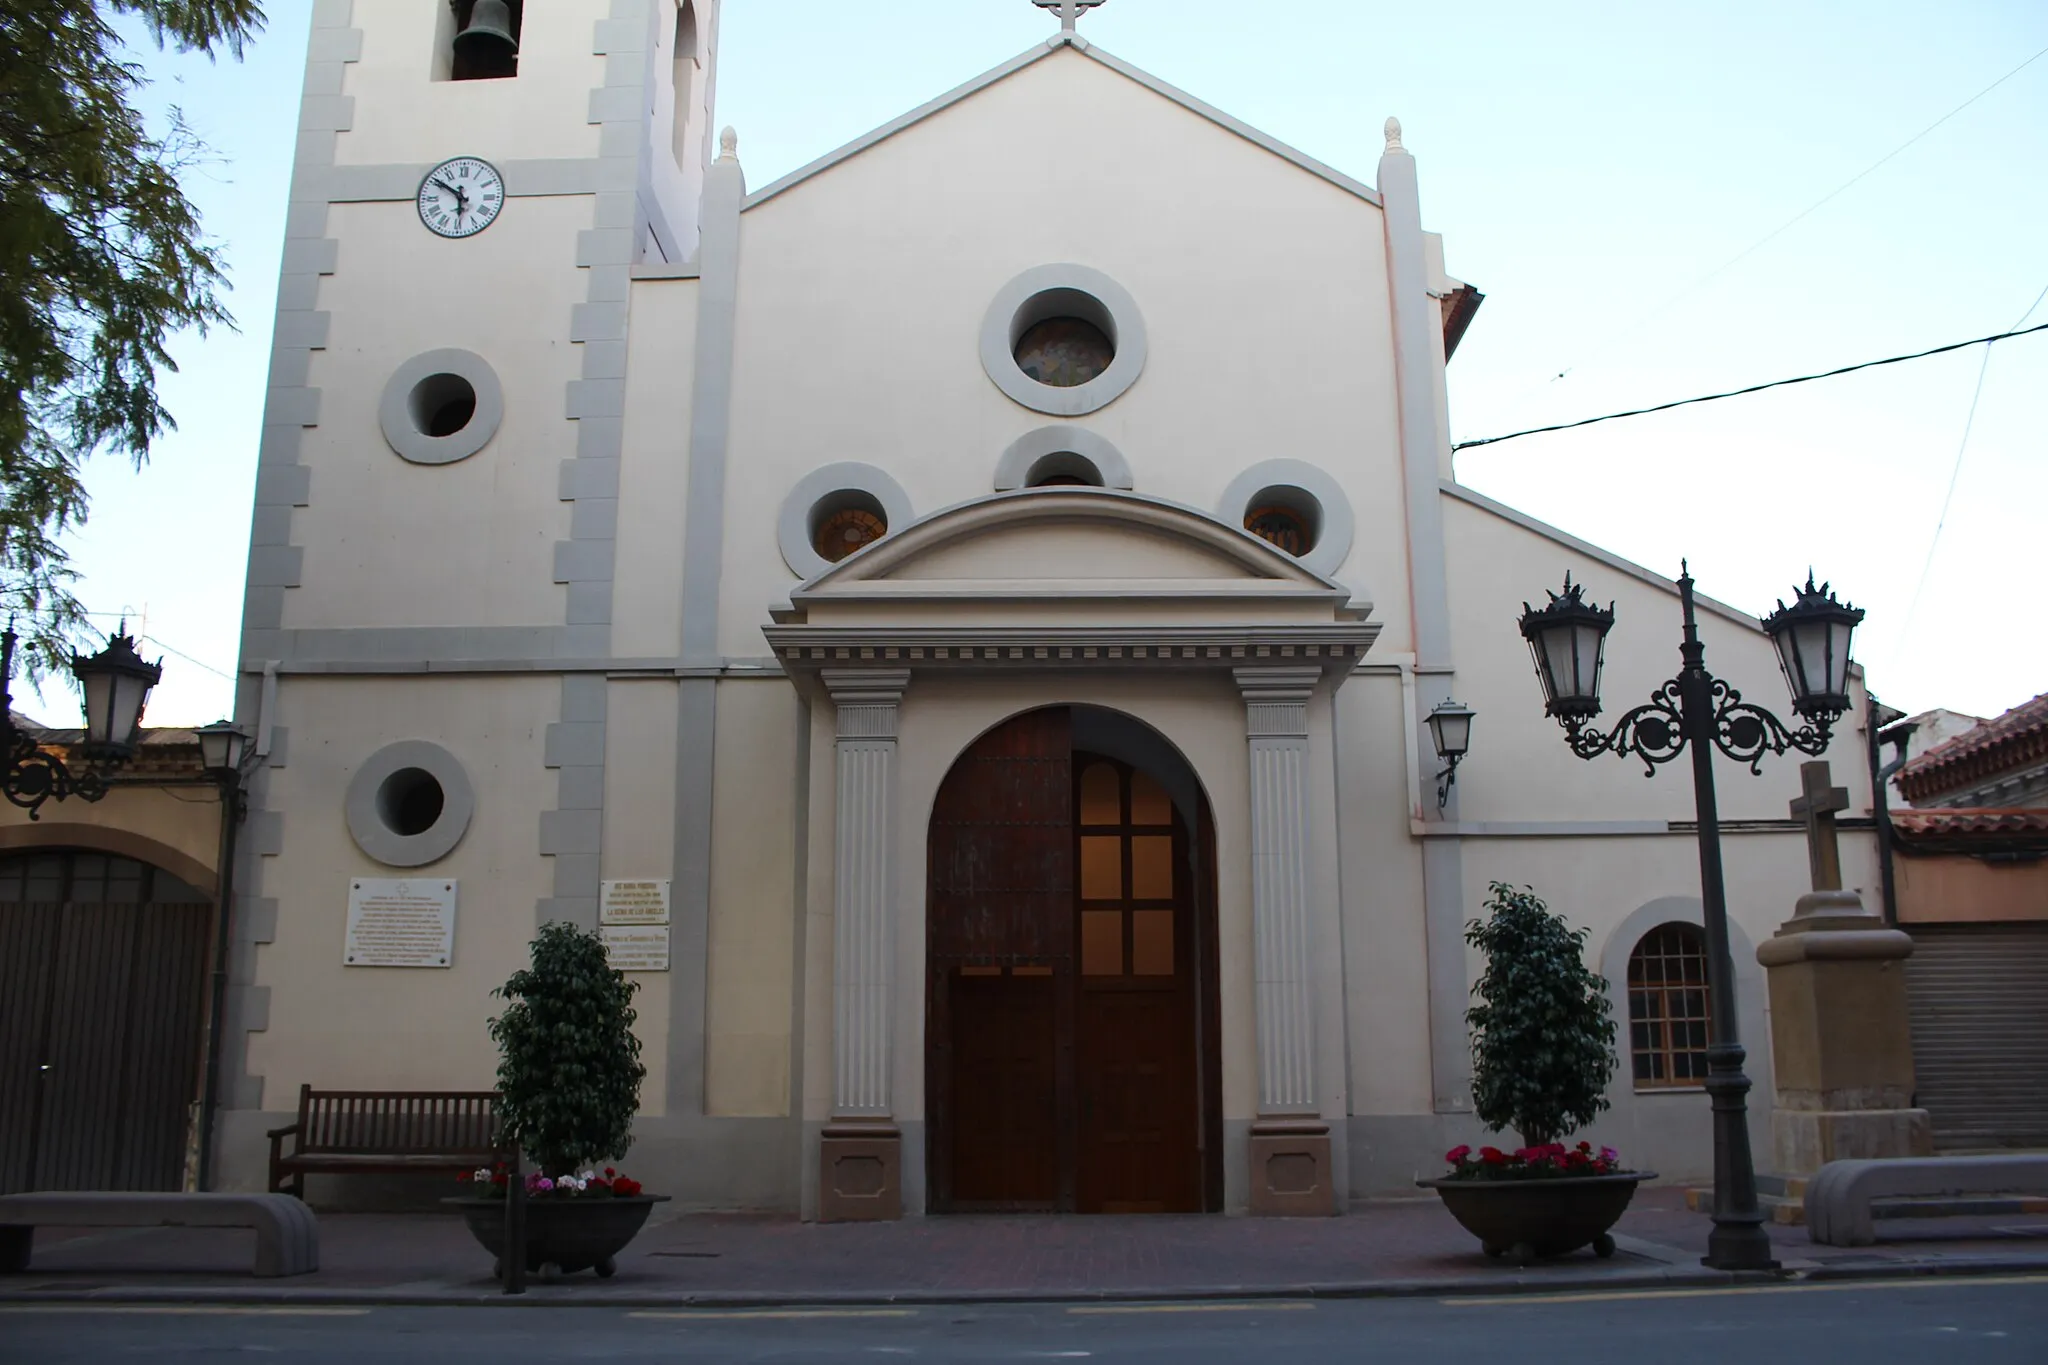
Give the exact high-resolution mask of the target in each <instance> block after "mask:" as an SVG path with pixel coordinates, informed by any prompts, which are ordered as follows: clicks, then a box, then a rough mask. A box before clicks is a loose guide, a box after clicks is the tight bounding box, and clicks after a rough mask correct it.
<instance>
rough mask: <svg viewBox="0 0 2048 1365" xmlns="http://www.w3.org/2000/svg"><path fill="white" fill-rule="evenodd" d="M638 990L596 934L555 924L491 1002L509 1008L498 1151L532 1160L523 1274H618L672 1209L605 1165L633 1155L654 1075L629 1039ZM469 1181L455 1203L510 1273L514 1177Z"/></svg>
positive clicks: (501, 1174) (500, 1171)
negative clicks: (641, 1236) (657, 1209)
mask: <svg viewBox="0 0 2048 1365" xmlns="http://www.w3.org/2000/svg"><path fill="white" fill-rule="evenodd" d="M638 989H639V986H638V985H637V984H635V983H629V982H628V981H627V980H626V978H625V976H624V975H623V974H622V973H620V972H618V971H616V970H614V969H613V967H612V965H611V963H610V962H609V961H607V960H606V958H605V952H604V944H603V942H602V940H600V939H599V938H598V936H597V935H596V934H593V933H591V932H590V931H588V930H586V929H579V928H577V927H576V926H574V925H571V924H561V923H555V924H549V925H546V926H544V927H542V929H541V931H540V934H539V936H538V937H536V938H535V939H534V940H533V945H532V965H531V966H529V967H527V968H526V969H524V970H522V971H517V972H514V973H513V974H512V976H511V978H510V979H509V980H507V981H506V982H505V984H504V985H503V986H500V987H499V988H498V989H497V990H495V991H493V992H491V994H493V995H495V996H498V997H499V998H500V999H503V1000H505V1001H507V1002H508V1003H507V1005H506V1008H505V1012H504V1013H503V1014H501V1015H499V1016H498V1017H497V1018H496V1019H493V1020H491V1025H490V1028H491V1038H492V1039H493V1040H494V1041H495V1042H496V1043H497V1044H498V1117H499V1124H500V1140H501V1141H502V1142H504V1143H505V1144H506V1145H507V1146H514V1145H516V1148H517V1150H519V1151H522V1152H524V1153H526V1154H527V1155H528V1156H529V1157H530V1158H531V1159H532V1161H533V1165H534V1169H533V1171H532V1172H531V1173H530V1174H528V1175H526V1176H525V1180H524V1183H525V1188H526V1195H527V1204H526V1248H525V1250H526V1263H527V1268H528V1269H529V1270H536V1271H540V1272H542V1274H543V1276H546V1275H547V1274H548V1273H549V1271H550V1270H551V1269H552V1270H553V1271H556V1272H564V1273H566V1272H570V1271H576V1270H583V1269H595V1270H596V1271H597V1273H598V1274H599V1275H603V1276H609V1275H611V1274H612V1273H613V1272H614V1271H615V1270H616V1269H617V1263H616V1261H615V1259H614V1258H615V1257H616V1256H617V1255H618V1253H619V1252H620V1251H622V1250H624V1249H625V1246H626V1244H627V1243H628V1242H630V1241H632V1240H633V1237H634V1235H635V1234H637V1233H638V1232H639V1231H640V1228H641V1225H642V1224H644V1223H645V1222H646V1221H647V1215H648V1213H649V1212H650V1211H651V1210H652V1208H653V1206H654V1205H655V1204H657V1203H659V1202H661V1201H662V1200H665V1199H666V1198H668V1196H667V1195H650V1194H643V1193H642V1192H641V1189H640V1185H639V1182H638V1181H635V1180H632V1179H630V1178H628V1177H626V1176H622V1175H620V1174H619V1173H618V1171H617V1169H616V1168H615V1167H612V1166H608V1165H606V1164H605V1163H606V1162H608V1161H614V1160H617V1159H618V1158H620V1157H622V1156H624V1155H625V1153H626V1149H627V1148H628V1147H630V1146H632V1144H633V1131H632V1129H633V1117H634V1115H635V1114H637V1113H638V1112H639V1110H640V1082H641V1079H642V1078H643V1077H645V1076H646V1074H647V1068H646V1067H645V1066H643V1065H642V1064H641V1062H640V1040H639V1039H638V1038H637V1037H635V1036H634V1034H633V1022H634V1019H635V1018H636V1012H635V1010H634V1009H633V1004H632V1001H633V992H635V991H636V990H638ZM469 1181H470V1183H471V1193H470V1194H468V1195H466V1196H463V1197H461V1198H457V1199H452V1200H450V1201H448V1202H450V1203H453V1204H456V1205H458V1206H459V1207H461V1209H462V1211H463V1214H464V1216H465V1217H466V1218H467V1219H468V1221H469V1229H470V1231H471V1232H472V1233H474V1234H475V1235H476V1238H477V1240H478V1241H479V1242H482V1243H483V1245H484V1247H485V1248H486V1249H487V1250H489V1251H490V1252H491V1254H492V1255H493V1256H496V1257H498V1258H500V1265H501V1267H502V1264H503V1257H504V1255H505V1245H504V1242H505V1203H504V1201H505V1195H506V1192H507V1190H508V1188H509V1184H510V1173H509V1171H508V1170H507V1169H506V1168H505V1167H504V1166H503V1165H502V1164H500V1165H498V1166H496V1167H487V1168H484V1169H480V1170H478V1171H476V1172H475V1173H474V1174H473V1175H472V1176H470V1177H469Z"/></svg>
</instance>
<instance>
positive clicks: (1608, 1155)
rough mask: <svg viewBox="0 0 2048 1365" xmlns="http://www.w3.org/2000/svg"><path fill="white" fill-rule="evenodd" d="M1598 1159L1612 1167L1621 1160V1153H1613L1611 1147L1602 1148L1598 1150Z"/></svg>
mask: <svg viewBox="0 0 2048 1365" xmlns="http://www.w3.org/2000/svg"><path fill="white" fill-rule="evenodd" d="M1600 1159H1601V1160H1602V1161H1605V1162H1607V1163H1608V1164H1609V1165H1612V1164H1613V1163H1615V1162H1617V1161H1619V1160H1621V1153H1620V1152H1617V1151H1615V1150H1614V1149H1613V1148H1612V1147H1602V1148H1601V1149H1600Z"/></svg>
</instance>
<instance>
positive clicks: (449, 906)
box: [341, 877, 455, 967]
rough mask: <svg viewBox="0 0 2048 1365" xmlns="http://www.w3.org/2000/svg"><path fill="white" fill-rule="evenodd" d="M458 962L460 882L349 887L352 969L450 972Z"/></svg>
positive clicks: (345, 958)
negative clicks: (457, 887) (457, 892)
mask: <svg viewBox="0 0 2048 1365" xmlns="http://www.w3.org/2000/svg"><path fill="white" fill-rule="evenodd" d="M454 957H455V883H454V882H452V881H443V880H441V879H439V878H436V877H404V878H369V877H363V878H358V879H356V880H354V881H351V882H350V883H349V884H348V940H347V942H346V944H345V945H344V946H343V948H342V958H341V960H342V963H343V964H344V965H345V966H350V967H446V966H447V965H448V964H449V963H450V962H451V961H453V960H454Z"/></svg>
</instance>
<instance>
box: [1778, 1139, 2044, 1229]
mask: <svg viewBox="0 0 2048 1365" xmlns="http://www.w3.org/2000/svg"><path fill="white" fill-rule="evenodd" d="M1971 1194H2048V1155H2041V1154H2022V1153H2016V1154H2014V1155H2011V1156H2006V1155H1995V1156H1911V1157H1890V1158H1886V1159H1883V1160H1875V1161H1830V1162H1829V1163H1827V1165H1825V1166H1823V1167H1821V1168H1820V1171H1819V1173H1818V1174H1816V1175H1815V1176H1814V1177H1813V1179H1812V1180H1810V1181H1808V1182H1807V1185H1806V1200H1805V1207H1806V1235H1807V1236H1808V1237H1810V1238H1812V1239H1813V1240H1814V1241H1816V1242H1819V1243H1821V1244H1823V1245H1825V1246H1836V1247H1867V1246H1871V1245H1873V1244H1874V1243H1875V1242H1876V1241H1877V1228H1876V1225H1875V1222H1874V1220H1873V1219H1872V1217H1871V1207H1870V1206H1871V1204H1872V1202H1873V1201H1875V1200H1879V1199H1901V1198H1914V1197H1920V1198H1926V1197H1929V1196H1942V1195H1950V1196H1961V1195H1971Z"/></svg>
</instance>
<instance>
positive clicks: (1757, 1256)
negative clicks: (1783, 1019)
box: [1521, 563, 1863, 1270]
mask: <svg viewBox="0 0 2048 1365" xmlns="http://www.w3.org/2000/svg"><path fill="white" fill-rule="evenodd" d="M1678 597H1679V601H1680V603H1681V604H1682V606H1683V610H1684V619H1685V634H1684V638H1683V641H1682V642H1681V643H1680V645H1679V648H1678V654H1679V659H1680V667H1679V670H1678V676H1677V677H1676V678H1673V679H1671V680H1670V681H1668V682H1665V683H1663V684H1661V685H1660V686H1659V687H1658V688H1657V689H1656V690H1655V691H1654V692H1652V693H1651V694H1650V700H1649V702H1648V703H1647V704H1645V705H1642V706H1638V707H1636V708H1635V709H1634V710H1632V711H1630V712H1628V713H1627V714H1625V715H1624V716H1622V718H1621V719H1620V720H1619V721H1617V722H1616V723H1615V726H1614V728H1613V729H1612V730H1610V731H1607V732H1606V733H1602V732H1601V731H1600V730H1598V729H1597V728H1593V727H1592V726H1591V725H1590V724H1589V722H1590V721H1591V720H1592V719H1593V718H1594V717H1595V716H1597V715H1599V714H1600V669H1601V662H1602V652H1603V649H1604V642H1605V640H1606V636H1607V632H1608V631H1609V630H1610V629H1612V628H1613V626H1614V608H1613V605H1612V604H1609V605H1608V606H1607V607H1604V608H1602V607H1596V606H1593V605H1592V604H1590V603H1588V602H1587V601H1586V600H1585V586H1584V585H1583V584H1578V585H1575V584H1573V582H1572V581H1571V576H1570V575H1569V574H1567V575H1566V576H1565V581H1564V591H1563V592H1562V593H1551V594H1550V601H1549V603H1548V604H1546V605H1545V606H1543V607H1541V608H1540V609H1539V608H1535V607H1531V606H1530V605H1529V604H1528V603H1527V602H1524V603H1523V604H1522V621H1521V628H1522V638H1523V639H1525V640H1527V641H1528V642H1529V653H1530V655H1531V657H1532V658H1533V659H1534V660H1535V663H1536V676H1537V678H1538V680H1539V681H1540V682H1541V683H1542V684H1543V710H1544V713H1545V714H1546V715H1549V716H1552V717H1554V718H1556V720H1557V721H1558V722H1559V723H1560V724H1561V725H1563V726H1564V732H1565V742H1566V743H1568V744H1569V745H1570V746H1571V749H1572V752H1573V753H1575V754H1577V755H1578V756H1579V757H1580V758H1585V759H1591V758H1595V757H1597V756H1599V755H1600V754H1602V753H1607V752H1610V751H1611V752H1613V753H1615V754H1617V755H1619V756H1622V757H1624V758H1625V757H1627V756H1628V755H1630V754H1633V755H1635V756H1636V757H1637V758H1640V759H1642V760H1643V769H1644V776H1646V777H1647V776H1649V775H1651V774H1653V773H1655V772H1656V770H1657V766H1658V765H1659V764H1663V763H1669V762H1670V761H1671V760H1672V759H1674V758H1677V757H1678V756H1679V754H1681V753H1683V752H1684V751H1685V750H1687V749H1688V748H1689V749H1691V751H1692V784H1693V801H1694V804H1695V807H1696V809H1697V811H1698V815H1699V820H1698V824H1699V854H1700V900H1701V906H1702V911H1703V915H1702V917H1703V918H1704V920H1705V921H1706V936H1707V988H1708V996H1709V998H1710V1002H1711V1003H1710V1028H1711V1033H1710V1036H1709V1039H1708V1045H1707V1081H1706V1088H1707V1093H1708V1094H1709V1095H1711V1096H1712V1097H1713V1105H1714V1230H1713V1232H1712V1233H1711V1234H1710V1235H1709V1236H1708V1238H1707V1254H1706V1256H1705V1257H1704V1258H1703V1259H1704V1260H1705V1262H1706V1264H1708V1265H1710V1266H1713V1267H1715V1268H1716V1269H1720V1270H1769V1269H1773V1268H1775V1267H1776V1266H1777V1264H1778V1263H1777V1261H1776V1260H1775V1259H1774V1258H1773V1257H1772V1256H1771V1240H1770V1237H1769V1235H1768V1234H1766V1233H1765V1232H1764V1229H1763V1212H1762V1210H1760V1209H1759V1208H1758V1207H1757V1202H1756V1169H1755V1167H1754V1165H1753V1164H1752V1162H1751V1159H1750V1151H1749V1116H1748V1104H1747V1102H1746V1101H1745V1099H1744V1098H1743V1097H1744V1096H1745V1095H1746V1094H1747V1093H1748V1091H1749V1086H1750V1081H1749V1077H1748V1076H1746V1075H1744V1074H1743V1071H1742V1062H1743V1058H1744V1056H1745V1054H1744V1052H1743V1048H1742V1042H1741V1039H1740V1038H1739V1036H1738V1034H1737V1029H1736V1023H1735V1017H1736V1016H1735V968H1734V961H1733V959H1732V958H1731V956H1730V955H1729V951H1728V899H1727V891H1726V888H1725V886H1724V884H1723V882H1722V878H1721V822H1720V816H1719V814H1718V812H1717V810H1716V807H1715V800H1714V754H1713V751H1714V750H1715V749H1719V750H1720V751H1721V752H1722V753H1724V754H1727V755H1728V756H1729V757H1730V758H1733V759H1735V760H1736V761H1737V762H1738V763H1747V764H1748V765H1749V770H1750V772H1751V773H1760V772H1762V771H1763V756H1764V755H1765V754H1767V753H1770V754H1782V753H1784V752H1785V751H1786V750H1787V749H1797V750H1799V751H1800V752H1801V753H1805V754H1819V753H1822V752H1823V751H1825V750H1826V748H1827V747H1828V740H1829V738H1830V736H1831V734H1832V731H1833V727H1834V723H1835V721H1837V720H1839V719H1840V718H1841V716H1842V715H1843V713H1844V712H1846V711H1847V710H1848V709H1849V637H1850V634H1851V633H1852V632H1853V631H1854V630H1855V628H1856V623H1857V622H1859V621H1861V620H1862V619H1863V613H1862V612H1861V611H1859V610H1857V609H1856V608H1855V607H1851V606H1847V605H1845V604H1844V603H1841V602H1838V601H1836V600H1835V597H1834V595H1833V594H1832V593H1830V592H1829V591H1828V589H1827V585H1826V584H1822V585H1821V586H1820V587H1818V588H1816V587H1815V586H1814V584H1813V575H1812V574H1811V573H1808V575H1807V578H1806V586H1805V587H1804V588H1800V589H1795V591H1794V594H1793V598H1794V601H1793V605H1792V606H1790V607H1787V606H1786V605H1785V604H1784V603H1783V602H1782V601H1781V602H1779V603H1778V609H1777V610H1776V611H1775V612H1772V613H1771V615H1770V616H1768V617H1766V618H1765V619H1764V621H1763V628H1764V631H1765V633H1767V634H1768V635H1769V636H1770V637H1771V643H1772V644H1773V645H1774V646H1776V648H1777V651H1778V663H1779V667H1780V668H1781V669H1782V670H1783V671H1784V674H1785V682H1786V684H1787V686H1788V687H1789V688H1790V690H1791V693H1792V709H1793V710H1794V711H1796V712H1797V713H1798V714H1799V716H1800V717H1801V718H1802V719H1803V720H1804V721H1805V722H1806V723H1805V724H1804V725H1802V726H1800V728H1799V729H1797V730H1793V729H1790V728H1788V727H1787V726H1786V725H1785V723H1784V722H1783V721H1781V720H1779V719H1778V718H1777V717H1776V716H1774V715H1772V714H1771V713H1770V712H1769V711H1766V710H1764V709H1763V708H1762V707H1760V706H1756V705H1753V704H1751V703H1749V702H1745V701H1744V700H1743V699H1742V694H1741V693H1740V692H1738V691H1736V690H1735V689H1734V688H1732V687H1730V686H1729V685H1728V684H1727V683H1725V682H1723V681H1721V680H1720V679H1719V678H1716V677H1715V676H1714V675H1713V674H1711V673H1709V672H1707V664H1706V647H1705V646H1704V645H1702V644H1701V643H1700V638H1699V630H1698V626H1697V624H1696V622H1695V621H1694V619H1693V600H1692V574H1691V572H1690V571H1689V570H1688V569H1687V568H1686V567H1685V566H1684V565H1683V564H1682V563H1681V566H1680V570H1679V578H1678Z"/></svg>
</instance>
